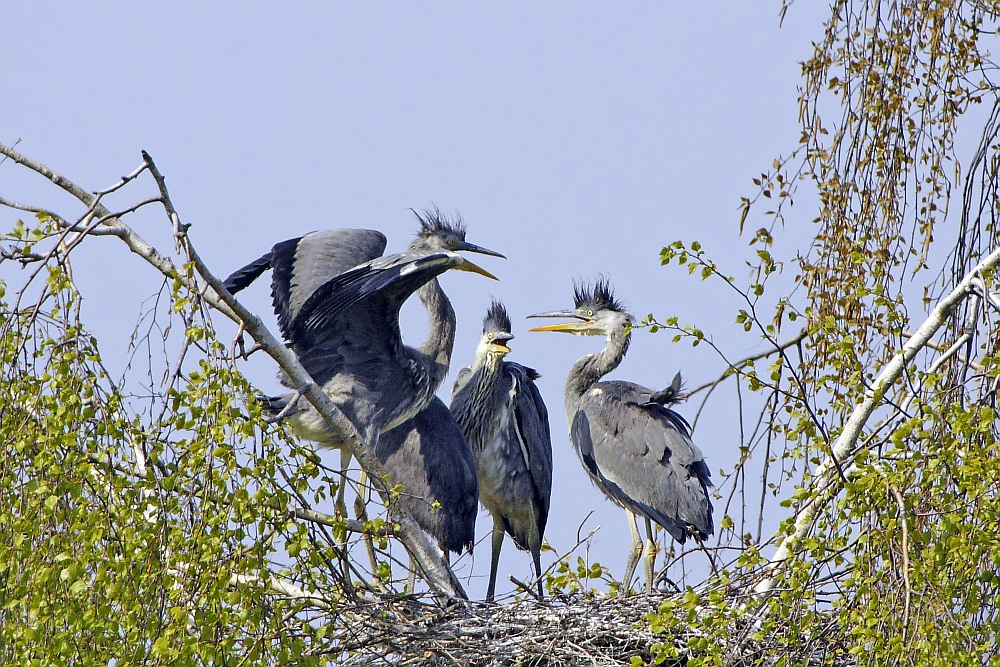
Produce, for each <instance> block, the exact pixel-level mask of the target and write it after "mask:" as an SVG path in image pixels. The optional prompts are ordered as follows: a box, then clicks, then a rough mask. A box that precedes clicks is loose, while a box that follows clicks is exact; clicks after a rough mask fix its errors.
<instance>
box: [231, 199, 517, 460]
mask: <svg viewBox="0 0 1000 667" xmlns="http://www.w3.org/2000/svg"><path fill="white" fill-rule="evenodd" d="M418 217H419V216H418ZM429 239H434V240H441V241H442V243H443V244H444V247H441V246H439V245H434V244H431V243H428V240H429ZM459 239H460V240H459ZM384 248H385V237H384V236H383V235H382V234H381V233H379V232H376V231H372V230H357V229H337V230H326V231H321V232H313V233H311V234H307V235H305V236H303V237H300V238H297V239H290V240H288V241H284V242H282V243H279V244H277V245H276V246H274V248H272V250H271V251H270V252H269V253H267V254H266V255H264V256H262V257H261V258H259V259H257V260H255V261H254V262H252V263H251V264H249V265H247V266H246V267H243V268H242V269H240V270H238V271H236V272H234V273H233V274H232V275H231V276H230V277H229V278H227V280H226V285H227V287H228V288H229V289H230V291H239V290H240V289H243V288H245V287H246V286H247V285H248V284H249V283H250V282H252V281H253V280H254V279H255V278H257V277H258V276H259V275H260V274H261V273H263V272H264V271H265V270H267V268H271V269H273V275H272V289H271V293H272V297H273V301H274V308H275V312H276V313H277V317H278V326H279V329H280V331H281V333H282V335H283V336H284V338H285V340H286V341H287V342H288V344H289V346H290V347H291V348H292V350H293V351H294V352H295V353H296V355H297V357H298V359H299V361H300V363H302V365H303V367H304V368H305V369H306V370H307V371H308V372H309V374H310V375H311V376H312V378H313V380H314V381H315V382H316V383H317V384H318V385H320V386H321V387H322V388H323V390H324V391H325V392H326V393H327V394H328V395H329V396H330V398H331V399H332V400H333V401H334V402H335V403H336V404H337V405H338V407H339V408H340V409H341V410H342V411H343V412H344V414H345V415H346V416H347V417H348V419H350V420H351V422H352V423H353V424H354V425H355V426H356V427H357V428H358V429H359V431H361V433H362V434H363V436H364V437H365V441H366V442H367V443H369V444H370V443H373V442H375V441H376V440H377V437H378V434H379V433H380V432H382V431H384V430H388V429H390V428H392V427H394V426H397V425H399V424H401V423H402V422H404V421H405V420H406V419H408V418H410V417H412V416H413V415H415V414H416V413H417V412H419V411H420V410H421V409H423V408H424V407H426V406H427V405H428V404H429V403H430V401H431V399H432V398H433V396H434V392H435V391H436V390H437V388H438V386H440V383H441V382H442V381H443V379H444V377H445V376H446V374H447V365H446V364H445V365H444V367H443V368H442V364H441V359H440V357H448V356H450V350H444V348H445V347H447V345H445V342H446V341H444V340H442V337H441V336H437V337H429V338H428V344H427V345H426V346H425V347H423V348H421V349H414V348H410V347H407V346H405V345H403V342H402V337H401V334H400V331H399V309H400V307H401V306H402V304H403V302H404V301H405V300H406V299H407V298H408V297H409V296H410V295H411V294H413V293H414V292H418V291H419V293H420V296H421V298H422V299H426V300H429V301H432V302H434V306H435V309H436V310H438V311H444V310H449V311H450V309H451V306H450V304H447V303H446V302H447V298H446V297H444V295H443V292H441V291H440V286H439V285H438V284H437V281H436V280H435V279H436V277H437V276H438V275H440V274H441V273H444V272H445V271H447V270H449V269H459V270H464V271H472V272H475V273H480V274H483V275H486V276H488V277H490V278H494V276H492V275H491V274H489V273H488V272H486V271H485V270H484V269H482V268H480V267H478V266H476V265H475V264H473V263H472V262H469V261H468V260H466V259H465V258H464V257H462V256H461V255H458V254H457V251H458V250H471V251H473V252H483V253H486V254H494V255H495V254H497V253H494V252H492V251H489V250H486V249H483V248H479V247H478V246H474V245H472V244H468V243H464V227H462V225H461V224H460V223H453V224H448V223H447V221H444V220H442V219H441V218H440V217H438V216H436V215H435V216H430V215H428V216H427V217H425V218H421V230H420V232H419V233H418V236H417V239H416V240H415V241H414V242H413V243H412V244H411V245H410V247H409V248H408V249H407V250H406V251H405V252H402V253H398V254H395V255H389V256H386V257H379V256H377V255H378V254H380V253H381V252H382V251H383V250H384ZM373 255H374V256H373ZM442 302H444V303H443V304H442ZM451 318H452V320H453V318H454V312H453V311H451ZM443 319H447V317H443ZM441 326H447V323H443V324H442V325H441ZM452 326H453V325H452ZM445 338H446V337H445ZM283 382H285V383H286V384H287V380H285V379H284V378H283ZM293 399H294V400H297V396H296V394H294V393H293V394H288V395H285V396H282V397H275V398H272V399H271V400H270V403H269V404H270V406H271V408H272V409H273V410H275V411H280V410H285V409H286V408H287V407H288V405H287V404H288V402H289V401H291V400H293ZM286 414H287V418H288V421H289V422H290V423H291V425H292V427H293V429H295V431H296V432H297V433H298V434H299V435H300V436H302V437H304V438H307V439H309V440H313V441H315V442H317V443H319V444H320V445H322V446H327V447H341V446H342V444H343V443H341V442H339V438H338V437H337V436H336V434H335V433H334V432H333V431H331V430H330V429H329V428H328V427H327V425H326V423H325V421H324V420H323V419H322V417H321V416H320V415H319V413H317V412H316V411H315V409H313V408H312V406H310V405H308V403H307V402H306V401H303V400H298V402H297V404H296V405H294V406H292V407H291V409H290V410H288V411H287V412H286Z"/></svg>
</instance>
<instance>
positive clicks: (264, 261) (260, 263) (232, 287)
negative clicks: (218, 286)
mask: <svg viewBox="0 0 1000 667" xmlns="http://www.w3.org/2000/svg"><path fill="white" fill-rule="evenodd" d="M292 240H293V241H295V242H297V241H298V239H292ZM271 255H272V251H268V252H267V253H266V254H264V255H262V256H260V257H258V258H257V259H255V260H254V261H252V262H250V263H249V264H247V265H246V266H244V267H243V268H242V269H237V270H236V271H233V272H232V273H231V274H229V277H228V278H226V279H225V281H224V282H223V284H224V285H225V287H226V289H227V290H229V293H230V294H236V293H237V292H241V291H243V290H244V289H245V288H246V287H247V286H248V285H250V283H252V282H253V281H255V280H257V278H260V274H262V273H264V272H265V271H267V270H268V269H269V268H271Z"/></svg>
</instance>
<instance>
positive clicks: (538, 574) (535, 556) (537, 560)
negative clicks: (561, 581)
mask: <svg viewBox="0 0 1000 667" xmlns="http://www.w3.org/2000/svg"><path fill="white" fill-rule="evenodd" d="M531 560H532V561H533V562H534V564H535V581H537V582H538V599H539V600H544V599H545V593H544V591H542V559H541V548H540V547H539V548H532V550H531Z"/></svg>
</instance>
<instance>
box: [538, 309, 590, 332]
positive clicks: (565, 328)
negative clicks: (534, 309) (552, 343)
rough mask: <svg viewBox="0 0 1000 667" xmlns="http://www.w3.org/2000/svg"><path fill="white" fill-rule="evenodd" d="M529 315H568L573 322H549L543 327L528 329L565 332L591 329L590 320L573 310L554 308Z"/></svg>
mask: <svg viewBox="0 0 1000 667" xmlns="http://www.w3.org/2000/svg"><path fill="white" fill-rule="evenodd" d="M528 317H568V318H570V319H572V320H573V321H572V322H560V323H559V324H547V325H545V326H541V327H534V328H532V329H528V331H561V332H563V333H572V334H586V333H588V332H590V330H591V323H590V321H589V320H587V319H585V318H583V317H581V316H580V315H578V314H577V313H576V311H572V310H554V311H552V312H550V313H536V314H535V315H528Z"/></svg>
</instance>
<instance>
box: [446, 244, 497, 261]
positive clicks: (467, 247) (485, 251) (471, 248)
mask: <svg viewBox="0 0 1000 667" xmlns="http://www.w3.org/2000/svg"><path fill="white" fill-rule="evenodd" d="M455 250H463V251H465V252H478V253H479V254H480V255H489V256H491V257H499V258H500V259H507V257H506V256H505V255H501V254H500V253H498V252H497V251H496V250H490V249H489V248H484V247H483V246H481V245H476V244H475V243H465V244H464V245H462V246H460V247H458V248H455Z"/></svg>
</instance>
